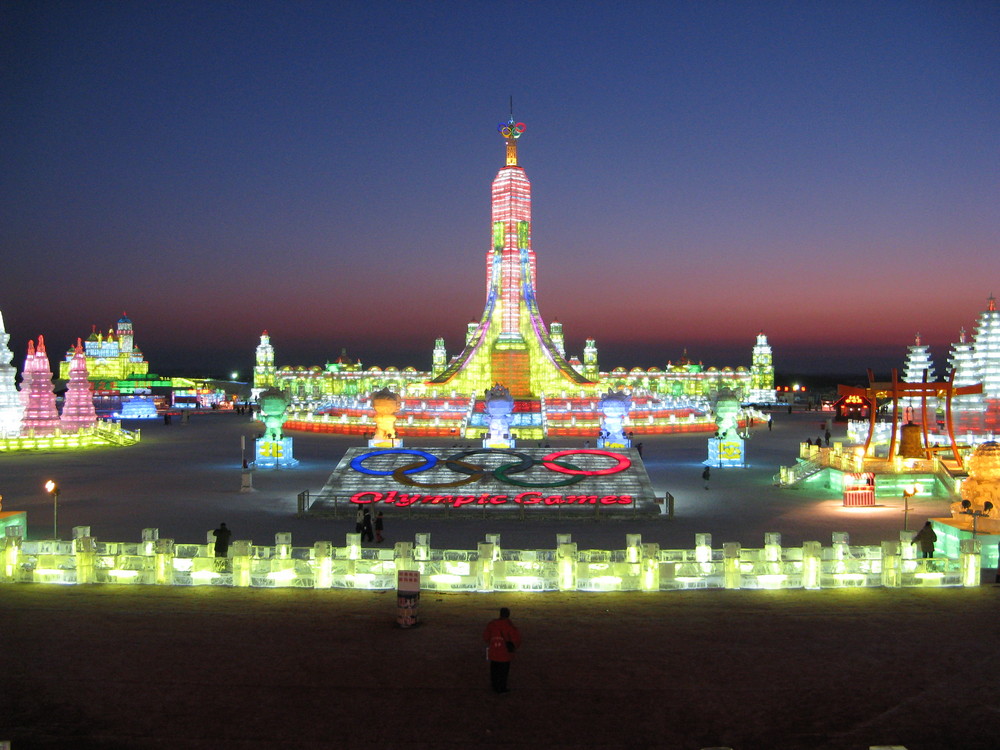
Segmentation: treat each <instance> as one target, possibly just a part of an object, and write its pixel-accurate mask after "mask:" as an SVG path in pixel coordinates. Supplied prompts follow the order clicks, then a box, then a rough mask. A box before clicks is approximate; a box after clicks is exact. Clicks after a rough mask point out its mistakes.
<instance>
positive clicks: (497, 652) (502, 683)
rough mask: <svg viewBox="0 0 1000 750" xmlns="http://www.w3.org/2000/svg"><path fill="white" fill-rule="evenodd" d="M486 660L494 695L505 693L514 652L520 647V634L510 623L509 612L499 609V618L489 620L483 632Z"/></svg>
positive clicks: (503, 608) (504, 608)
mask: <svg viewBox="0 0 1000 750" xmlns="http://www.w3.org/2000/svg"><path fill="white" fill-rule="evenodd" d="M483 642H484V643H486V658H487V659H488V660H489V662H490V685H491V686H492V687H493V692H494V693H506V692H507V675H508V674H510V662H511V659H513V658H514V652H515V651H516V650H517V649H519V648H520V647H521V633H520V632H519V631H518V629H517V628H516V627H515V626H514V623H512V622H511V621H510V610H509V609H507V608H506V607H502V608H501V609H500V616H499V617H498V618H497V619H495V620H490V621H489V623H488V624H487V625H486V630H485V631H484V632H483Z"/></svg>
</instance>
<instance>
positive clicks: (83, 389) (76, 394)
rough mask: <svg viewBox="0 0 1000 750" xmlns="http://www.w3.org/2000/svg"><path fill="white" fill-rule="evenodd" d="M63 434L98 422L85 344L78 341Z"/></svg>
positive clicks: (70, 376)
mask: <svg viewBox="0 0 1000 750" xmlns="http://www.w3.org/2000/svg"><path fill="white" fill-rule="evenodd" d="M60 421H61V425H62V431H63V432H79V430H80V428H81V427H91V426H93V425H94V424H95V423H96V422H97V412H96V411H95V410H94V394H93V391H92V390H91V385H90V380H88V374H87V358H86V356H84V353H83V342H82V341H80V339H77V340H76V354H74V355H73V361H72V362H71V363H70V366H69V383H68V384H67V385H66V400H65V401H64V402H63V410H62V417H61V420H60Z"/></svg>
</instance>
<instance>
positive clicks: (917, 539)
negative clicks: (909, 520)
mask: <svg viewBox="0 0 1000 750" xmlns="http://www.w3.org/2000/svg"><path fill="white" fill-rule="evenodd" d="M913 541H914V543H916V544H919V545H920V553H921V555H920V556H921V557H934V542H936V541H937V534H935V533H934V528H933V527H932V526H931V522H930V521H928V522H927V523H925V524H924V527H923V528H922V529H920V531H918V532H917V533H916V534H915V535H914V537H913Z"/></svg>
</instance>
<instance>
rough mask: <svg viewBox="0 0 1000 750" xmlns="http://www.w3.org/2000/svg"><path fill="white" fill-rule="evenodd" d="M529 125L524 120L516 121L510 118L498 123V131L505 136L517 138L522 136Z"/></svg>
mask: <svg viewBox="0 0 1000 750" xmlns="http://www.w3.org/2000/svg"><path fill="white" fill-rule="evenodd" d="M527 128H528V126H527V125H525V124H524V123H523V122H514V121H513V120H509V121H508V122H501V123H500V124H499V125H497V132H498V133H500V135H502V136H503V137H504V138H513V139H514V140H517V139H518V138H520V137H521V135H522V134H523V133H524V131H525V130H527Z"/></svg>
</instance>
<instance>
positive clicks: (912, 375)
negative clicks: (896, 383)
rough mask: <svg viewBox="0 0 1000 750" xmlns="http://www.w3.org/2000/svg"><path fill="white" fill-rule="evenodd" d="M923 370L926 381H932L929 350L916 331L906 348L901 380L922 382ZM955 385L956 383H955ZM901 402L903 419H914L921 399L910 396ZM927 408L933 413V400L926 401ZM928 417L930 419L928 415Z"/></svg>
mask: <svg viewBox="0 0 1000 750" xmlns="http://www.w3.org/2000/svg"><path fill="white" fill-rule="evenodd" d="M924 372H926V373H927V382H928V383H933V382H934V380H935V378H934V363H933V362H932V361H931V352H930V349H929V348H928V346H927V344H925V343H923V342H922V341H921V338H920V334H919V333H918V334H917V335H916V338H915V339H914V341H913V343H912V344H911V345H910V346H908V347H907V349H906V362H905V363H904V365H903V380H904V381H906V382H907V383H922V382H923V381H924ZM956 385H958V384H957V383H956ZM902 403H903V404H904V406H905V409H906V411H905V412H904V421H910V420H915V419H916V416H915V414H917V415H919V413H920V409H921V408H922V406H921V404H922V400H921V399H919V398H913V397H911V398H907V399H904V400H903V402H902ZM927 408H928V410H930V414H931V415H933V410H934V408H935V403H934V401H933V400H930V401H929V402H928V405H927ZM928 419H930V416H929V417H928ZM932 421H933V420H932Z"/></svg>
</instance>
